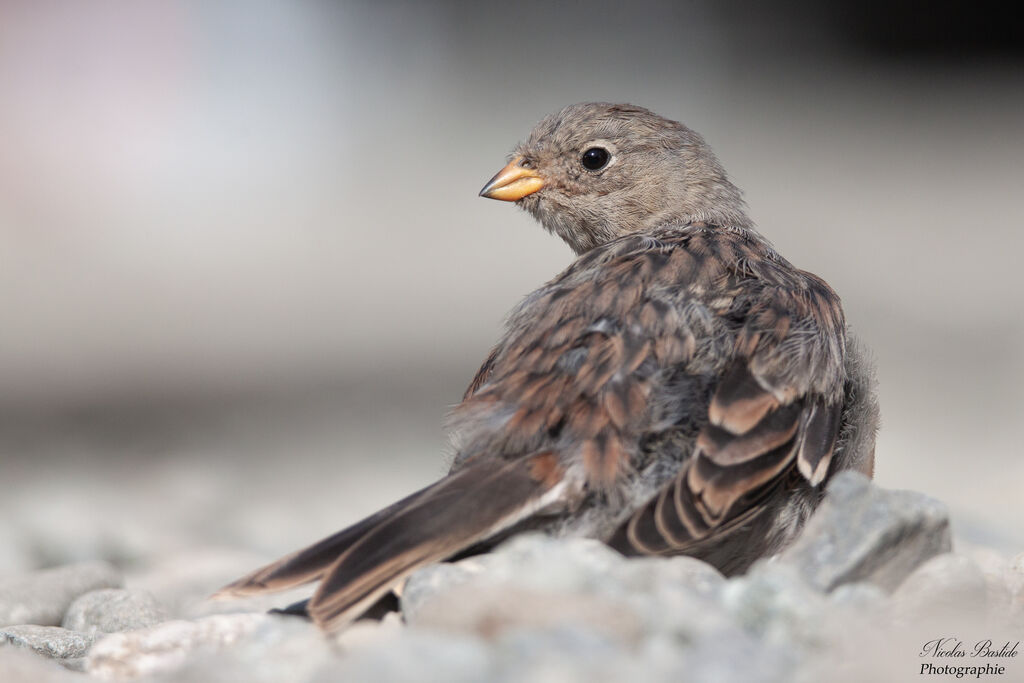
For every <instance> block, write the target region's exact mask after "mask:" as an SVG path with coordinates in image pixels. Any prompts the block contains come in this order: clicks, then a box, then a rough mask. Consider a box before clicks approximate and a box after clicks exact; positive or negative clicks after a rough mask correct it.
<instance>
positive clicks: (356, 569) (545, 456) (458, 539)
mask: <svg viewBox="0 0 1024 683" xmlns="http://www.w3.org/2000/svg"><path fill="white" fill-rule="evenodd" d="M562 474H563V472H562V469H561V466H560V465H559V463H558V458H557V456H555V455H554V454H552V453H540V454H535V455H531V456H527V457H524V458H520V459H518V460H513V461H504V460H498V459H496V458H487V459H479V460H478V461H477V462H475V463H471V464H469V465H466V466H465V467H463V468H462V469H461V470H460V471H458V472H456V473H454V474H452V475H449V476H447V477H445V478H444V479H442V480H440V481H438V482H436V483H434V484H431V485H430V486H428V487H426V488H424V489H422V490H420V491H418V492H416V493H414V494H412V495H411V496H408V497H406V498H403V499H402V500H400V501H398V502H397V503H395V504H394V505H391V506H389V507H387V508H385V509H383V510H381V511H380V512H377V513H375V514H373V515H371V516H369V517H367V518H366V519H364V520H362V521H360V522H357V523H356V524H354V525H352V526H350V527H348V528H347V529H343V530H342V531H339V532H338V533H336V534H334V535H333V536H329V537H328V538H325V539H323V540H322V541H319V542H318V543H315V544H313V545H311V546H309V547H308V548H305V549H303V550H300V551H298V552H296V553H293V554H292V555H289V556H287V557H285V558H282V559H280V560H278V561H276V562H273V563H271V564H269V565H267V566H265V567H262V568H260V569H257V570H256V571H255V572H253V573H252V574H249V575H248V576H245V577H243V578H241V579H239V580H238V581H235V582H233V583H231V584H229V585H227V586H225V587H224V588H222V589H221V590H220V591H218V592H217V593H216V594H214V595H213V597H214V598H230V597H241V596H246V595H254V594H258V593H268V592H274V591H279V590H285V589H288V588H293V587H295V586H299V585H302V584H304V583H309V582H311V581H316V580H318V579H322V582H321V584H320V586H319V588H318V589H317V591H316V593H315V594H314V595H313V597H312V598H311V599H310V600H309V603H308V604H307V605H305V606H304V608H305V611H306V612H308V614H309V616H310V617H311V618H312V619H313V620H314V621H316V622H317V623H318V624H320V625H321V626H322V627H324V628H326V629H329V630H331V629H336V628H338V627H340V626H343V625H344V624H345V623H347V622H349V621H351V620H353V619H355V618H358V617H359V616H360V615H361V614H362V613H363V612H364V611H365V610H367V609H369V608H371V607H373V606H374V603H376V602H377V601H378V600H379V599H380V598H381V597H383V596H385V595H386V594H387V593H388V592H389V591H390V590H391V589H392V588H393V587H394V586H395V585H396V584H397V583H398V582H399V581H401V580H402V579H404V578H405V577H406V576H408V575H409V574H410V573H411V572H413V571H414V570H416V569H417V568H419V567H421V566H423V565H425V564H429V563H430V562H436V561H438V560H443V559H447V558H449V557H451V556H452V555H454V554H456V553H458V552H459V551H461V550H464V549H465V548H468V547H469V546H472V545H473V544H475V543H478V542H480V541H482V540H485V539H487V538H488V537H490V536H492V535H493V534H496V533H498V532H500V531H501V530H502V529H505V528H507V527H509V526H511V525H512V524H515V523H516V522H518V521H520V520H522V519H524V518H526V517H528V516H529V515H531V514H532V513H533V512H535V511H536V510H538V509H540V508H541V507H544V506H546V505H547V504H548V503H549V502H554V501H556V500H557V499H558V498H559V496H560V495H562V492H563V490H564V489H565V485H564V483H563V480H562ZM295 607H298V605H296V606H295ZM289 609H290V608H289ZM290 613H291V612H290ZM295 613H299V610H295Z"/></svg>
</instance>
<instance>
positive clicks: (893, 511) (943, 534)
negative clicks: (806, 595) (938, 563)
mask: <svg viewBox="0 0 1024 683" xmlns="http://www.w3.org/2000/svg"><path fill="white" fill-rule="evenodd" d="M950 548H951V540H950V532H949V516H948V513H947V511H946V506H945V505H943V504H942V503H940V502H939V501H937V500H935V499H933V498H929V497H928V496H925V495H924V494H921V493H915V492H913V491H890V490H886V489H883V488H879V487H877V486H874V485H872V484H871V482H870V480H869V479H868V478H867V477H865V476H864V475H862V474H860V473H857V472H849V471H847V472H840V473H839V474H837V475H836V476H835V477H834V478H833V480H832V481H831V482H830V483H829V485H828V489H827V495H826V496H825V499H824V501H822V503H821V505H820V506H819V508H818V510H817V511H815V513H814V515H812V516H811V519H810V520H808V522H807V524H806V526H805V527H804V530H803V532H802V533H801V534H800V536H799V537H798V538H797V539H796V541H794V542H793V544H792V545H791V546H790V547H789V548H787V549H786V550H785V551H783V552H782V554H781V555H780V556H779V558H778V562H779V563H783V564H789V565H791V566H793V567H795V568H796V569H797V571H799V573H800V574H801V575H802V576H803V578H804V579H805V580H806V581H807V582H808V583H810V584H811V585H813V586H815V587H817V588H818V589H820V590H823V591H831V590H834V589H835V588H837V587H839V586H841V585H842V584H844V583H850V582H853V581H867V582H870V583H874V584H876V585H877V586H879V587H881V588H883V589H885V590H892V589H894V588H896V586H898V585H899V584H900V583H901V582H902V581H903V580H904V579H905V578H906V577H907V576H908V575H909V574H910V573H911V572H912V571H914V569H915V568H916V567H917V566H918V565H920V564H921V563H922V562H924V561H926V560H928V559H929V558H932V557H934V556H935V555H939V554H942V553H947V552H949V551H950Z"/></svg>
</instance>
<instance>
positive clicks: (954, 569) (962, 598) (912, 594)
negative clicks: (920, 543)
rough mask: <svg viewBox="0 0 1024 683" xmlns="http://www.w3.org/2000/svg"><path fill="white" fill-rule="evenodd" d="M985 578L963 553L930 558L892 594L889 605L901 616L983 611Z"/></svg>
mask: <svg viewBox="0 0 1024 683" xmlns="http://www.w3.org/2000/svg"><path fill="white" fill-rule="evenodd" d="M987 602H988V582H987V581H986V580H985V575H984V574H983V573H982V571H981V569H980V568H979V567H978V565H977V564H976V563H975V562H974V561H972V560H970V559H969V558H967V557H964V556H963V555H955V554H953V553H946V554H943V555H938V556H936V557H933V558H931V559H930V560H928V561H927V562H925V563H924V564H922V565H921V566H920V567H918V568H917V569H916V570H914V572H913V573H912V574H911V575H910V576H908V577H907V579H906V580H905V581H904V582H903V583H902V584H900V586H899V588H897V589H896V591H894V592H893V594H892V608H893V610H894V611H895V613H896V614H897V615H898V616H899V617H901V618H903V619H914V618H917V619H924V618H934V617H937V616H956V615H963V616H965V617H966V616H967V615H970V614H974V615H975V616H981V615H984V614H985V612H986V606H987Z"/></svg>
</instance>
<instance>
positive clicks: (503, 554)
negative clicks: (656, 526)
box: [401, 535, 731, 647]
mask: <svg viewBox="0 0 1024 683" xmlns="http://www.w3.org/2000/svg"><path fill="white" fill-rule="evenodd" d="M724 586H725V579H724V578H723V577H722V575H721V574H720V573H719V572H718V571H716V570H715V569H714V568H712V567H710V566H709V565H707V564H706V563H704V562H701V561H699V560H696V559H693V558H688V557H676V558H654V557H651V558H636V559H626V558H625V557H623V556H622V555H620V554H618V553H616V552H614V551H612V550H610V549H609V548H608V547H607V546H605V545H604V544H602V543H599V542H596V541H593V540H588V539H553V538H549V537H546V536H542V535H527V536H522V537H519V538H516V539H513V540H511V541H509V542H508V543H506V544H504V545H502V546H500V547H499V548H497V549H496V550H495V551H494V552H492V553H489V554H487V555H482V556H478V557H472V558H469V559H467V560H463V561H461V562H459V563H457V564H454V565H438V566H434V567H428V568H426V569H424V570H421V571H420V572H417V573H416V574H413V576H412V577H410V579H409V581H408V582H407V584H406V586H405V588H404V590H403V591H402V600H401V602H402V609H403V614H404V615H405V618H406V621H407V622H408V623H409V624H411V625H413V626H415V627H418V628H422V629H434V630H446V631H461V632H463V633H468V634H472V635H475V636H479V637H484V638H487V639H495V638H501V637H505V635H506V634H508V633H513V632H514V633H533V634H538V635H539V636H542V637H546V638H552V637H555V636H554V635H552V634H561V635H562V636H565V637H567V638H570V640H571V641H572V642H591V641H592V642H601V643H603V644H604V645H603V647H608V646H609V645H610V644H613V643H614V644H619V645H627V646H629V647H636V646H638V645H639V644H640V643H641V642H643V640H644V638H645V637H647V635H648V634H652V633H670V634H673V636H674V637H680V638H693V637H696V636H697V635H699V634H701V633H708V632H716V631H719V630H722V629H725V628H729V627H731V622H730V621H729V617H728V615H727V614H726V612H725V610H723V609H722V608H721V607H720V606H719V605H718V604H717V596H718V593H719V592H720V591H721V590H722V589H723V587H724Z"/></svg>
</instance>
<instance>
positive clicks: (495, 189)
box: [480, 157, 544, 202]
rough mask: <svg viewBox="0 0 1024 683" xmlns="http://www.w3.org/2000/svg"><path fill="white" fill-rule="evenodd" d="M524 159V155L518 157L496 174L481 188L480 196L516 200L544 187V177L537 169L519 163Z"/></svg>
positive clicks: (509, 200)
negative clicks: (524, 166)
mask: <svg viewBox="0 0 1024 683" xmlns="http://www.w3.org/2000/svg"><path fill="white" fill-rule="evenodd" d="M522 160H523V158H522V157H516V158H515V159H513V160H512V161H510V162H509V164H508V166H506V167H505V168H503V169H501V170H500V171H498V172H497V173H496V174H494V177H493V178H491V179H490V180H488V181H487V184H486V185H484V189H482V190H480V196H481V197H487V198H489V199H500V200H502V201H504V202H514V201H516V200H517V199H522V198H523V197H525V196H526V195H528V194H533V193H534V192H536V191H537V190H539V189H540V188H542V187H544V179H543V178H541V177H540V176H539V175H538V174H537V172H536V171H534V170H533V169H530V168H523V167H522V166H520V165H519V164H520V162H521V161H522Z"/></svg>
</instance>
